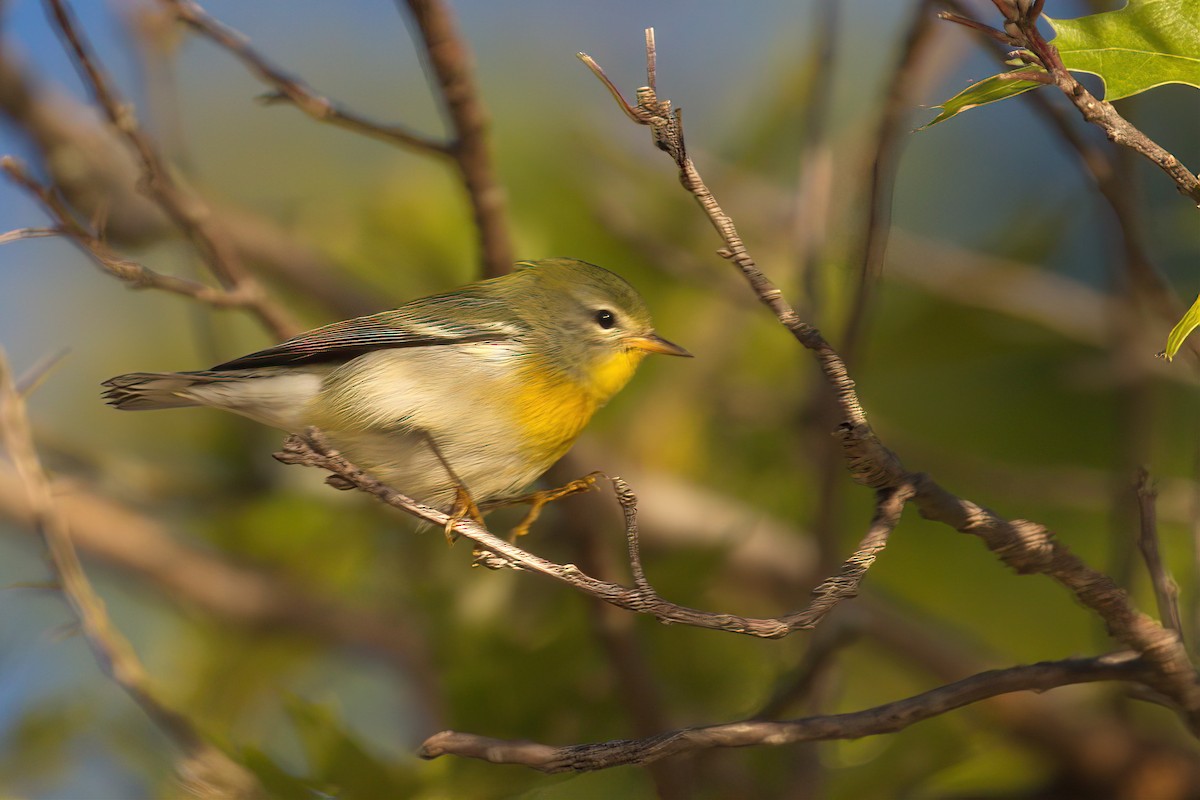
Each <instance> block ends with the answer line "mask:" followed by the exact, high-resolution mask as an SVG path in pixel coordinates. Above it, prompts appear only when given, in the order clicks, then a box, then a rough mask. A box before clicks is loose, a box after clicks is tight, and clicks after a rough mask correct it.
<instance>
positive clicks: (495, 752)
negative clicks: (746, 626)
mask: <svg viewBox="0 0 1200 800" xmlns="http://www.w3.org/2000/svg"><path fill="white" fill-rule="evenodd" d="M1145 670H1146V668H1145V665H1144V664H1143V663H1142V662H1141V661H1140V660H1139V659H1138V657H1137V656H1136V655H1135V654H1132V653H1128V652H1125V653H1113V654H1110V655H1105V656H1098V657H1095V658H1073V659H1066V660H1063V661H1045V662H1041V663H1038V664H1029V665H1023V666H1017V667H1009V668H1008V669H999V670H991V671H988V672H981V673H979V674H977V675H972V676H971V677H969V678H965V679H963V680H961V681H955V682H954V683H950V684H947V685H945V686H940V687H938V688H937V689H932V690H930V691H928V692H924V693H923V694H919V695H915V696H913V697H909V698H906V699H904V700H897V701H895V702H893V703H887V704H885V705H881V706H876V707H875V708H869V709H866V710H864V711H856V712H853V713H849V714H831V715H828V716H817V717H805V718H802V719H795V720H785V721H778V722H776V721H767V720H753V719H751V720H743V721H741V722H730V723H726V724H723V725H706V726H703V727H697V728H684V729H682V730H677V731H669V732H667V733H660V734H658V735H656V736H648V737H645V738H643V739H618V740H615V741H609V742H601V743H596V744H577V745H569V746H566V747H554V746H551V745H546V744H538V743H536V742H529V741H511V740H504V739H493V738H490V737H487V736H477V735H475V734H470V733H459V732H457V731H442V732H441V733H437V734H434V735H433V736H431V737H429V738H428V739H426V740H425V743H424V744H423V745H422V746H421V749H420V751H419V755H420V756H421V757H422V758H437V757H439V756H443V755H455V756H463V757H467V758H478V759H483V760H485V761H490V762H492V763H494V764H520V765H522V766H526V767H531V768H533V769H536V770H539V771H541V772H548V773H554V772H589V771H592V770H598V769H608V768H610V767H617V766H629V765H638V764H649V763H652V762H655V761H658V760H659V759H663V758H666V757H668V756H673V755H677V754H679V753H689V752H695V751H698V750H710V749H713V748H718V747H722V748H723V747H750V746H756V745H757V746H779V745H786V744H794V743H796V742H811V741H829V740H833V739H858V738H861V737H863V736H876V735H879V734H884V733H894V732H896V731H899V730H903V729H904V728H907V727H909V726H910V725H913V724H915V723H917V722H921V721H923V720H926V719H930V718H931V717H936V716H938V715H940V714H945V713H946V712H948V711H953V710H954V709H956V708H962V707H963V706H966V705H969V704H971V703H977V702H979V701H980V700H986V699H987V698H989V697H995V696H996V695H1001V694H1007V693H1009V692H1021V691H1037V692H1042V691H1046V690H1048V689H1054V688H1056V687H1059V686H1068V685H1072V684H1078V683H1090V682H1095V681H1111V680H1125V681H1137V680H1140V679H1141V677H1142V675H1143V674H1144V672H1145Z"/></svg>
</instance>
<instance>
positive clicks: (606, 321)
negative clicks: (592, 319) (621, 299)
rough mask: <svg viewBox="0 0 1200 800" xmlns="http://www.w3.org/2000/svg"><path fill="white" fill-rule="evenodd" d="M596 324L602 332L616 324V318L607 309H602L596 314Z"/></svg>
mask: <svg viewBox="0 0 1200 800" xmlns="http://www.w3.org/2000/svg"><path fill="white" fill-rule="evenodd" d="M596 324H597V325H599V326H600V327H601V328H604V330H608V329H609V328H611V327H612V326H613V325H616V324H617V316H616V314H614V313H613V312H611V311H609V310H608V309H607V308H602V309H600V310H599V311H597V312H596Z"/></svg>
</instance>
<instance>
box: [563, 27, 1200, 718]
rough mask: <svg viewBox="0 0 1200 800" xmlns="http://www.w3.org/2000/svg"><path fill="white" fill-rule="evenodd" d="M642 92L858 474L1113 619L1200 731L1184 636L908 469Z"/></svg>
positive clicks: (662, 107) (1065, 557) (837, 359)
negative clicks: (815, 375) (819, 387)
mask: <svg viewBox="0 0 1200 800" xmlns="http://www.w3.org/2000/svg"><path fill="white" fill-rule="evenodd" d="M651 41H652V40H651ZM580 58H581V59H583V60H584V62H585V63H586V64H588V67H589V68H590V69H591V70H592V71H593V72H594V73H596V74H597V75H599V76H603V74H604V73H603V70H602V69H601V68H600V66H599V65H598V64H597V63H596V62H595V61H594V60H592V59H590V58H588V57H586V56H584V55H582V54H581V55H580ZM637 94H638V104H637V106H636V107H630V109H627V110H626V113H627V115H629V116H630V117H631V118H632V119H634V120H635V121H636V122H638V123H639V124H642V125H647V126H649V127H650V129H651V133H652V137H653V141H654V144H655V146H657V147H658V148H659V149H660V150H663V151H664V152H666V153H667V154H668V155H670V156H671V158H672V159H673V160H674V161H675V164H676V165H677V166H678V167H679V173H680V180H681V182H682V183H683V187H684V188H685V189H686V190H687V191H689V192H690V193H691V194H692V195H693V196H695V198H696V199H697V201H698V202H699V203H700V205H701V207H702V208H703V209H704V212H705V213H706V214H707V216H708V218H709V220H710V221H711V222H712V224H713V226H714V227H715V228H716V229H717V232H718V233H719V234H720V236H721V238H722V239H723V240H724V242H725V245H726V246H725V248H723V249H722V250H720V251H718V254H719V255H721V256H722V257H723V258H727V259H729V260H731V261H733V262H734V264H735V265H736V266H737V267H738V268H739V269H740V270H741V272H742V274H743V275H744V276H745V278H746V280H747V281H748V283H749V284H750V287H751V289H752V291H753V292H754V293H755V295H756V296H757V297H758V298H759V300H760V301H762V302H763V303H764V304H765V305H767V306H768V307H769V308H770V309H771V310H772V312H774V314H775V316H776V317H777V318H778V319H779V321H780V322H781V323H782V324H783V326H784V327H785V328H786V329H787V330H788V331H789V332H790V333H791V334H792V336H793V337H795V338H796V340H797V341H799V342H800V343H801V344H802V345H804V346H805V347H806V348H808V349H810V350H812V351H813V352H814V354H815V355H816V358H817V362H818V365H819V366H820V368H821V370H822V372H823V373H824V375H825V377H826V380H828V381H829V383H830V385H831V387H832V388H833V391H834V392H835V394H836V396H837V401H838V406H839V408H840V410H841V412H842V414H843V415H844V421H843V422H842V423H841V424H840V425H839V426H838V428H837V430H836V431H835V435H836V436H837V437H838V438H839V439H840V441H841V444H842V448H843V450H844V452H845V456H846V460H847V464H848V466H849V469H850V472H851V474H852V475H853V477H854V479H855V480H857V481H858V482H860V483H863V484H865V485H867V486H871V487H873V488H875V489H877V490H879V489H895V488H898V487H903V486H906V485H912V486H913V487H914V488H915V494H914V496H913V501H914V502H915V503H916V505H917V507H918V509H919V510H920V512H921V514H922V516H925V517H928V518H930V519H934V520H937V521H939V522H942V523H943V524H946V525H949V526H951V527H953V528H954V529H955V530H958V531H960V532H963V533H970V534H972V535H975V536H979V537H980V538H982V539H983V541H984V543H985V544H986V545H987V547H988V548H989V549H991V550H992V551H993V552H995V553H996V554H997V555H998V556H999V557H1000V558H1001V560H1003V561H1004V562H1005V563H1006V564H1008V565H1009V566H1010V567H1012V568H1013V569H1015V570H1016V571H1017V572H1019V573H1022V574H1029V573H1042V574H1045V575H1047V576H1049V577H1051V578H1053V579H1054V580H1055V581H1057V582H1059V583H1060V584H1062V585H1063V586H1065V587H1067V588H1068V589H1070V590H1071V592H1072V593H1074V595H1075V596H1076V598H1077V599H1078V600H1079V601H1080V602H1082V603H1083V604H1084V605H1086V606H1087V607H1089V608H1091V609H1092V610H1093V611H1095V612H1096V613H1097V614H1098V615H1099V616H1100V617H1101V618H1103V619H1104V621H1105V624H1106V626H1107V628H1108V631H1109V634H1110V635H1112V636H1113V637H1114V638H1116V639H1117V640H1118V641H1120V642H1122V643H1123V644H1125V645H1126V646H1128V647H1131V648H1133V649H1134V650H1137V651H1138V652H1140V653H1142V654H1143V655H1144V656H1145V659H1146V663H1147V666H1148V667H1149V668H1150V669H1151V670H1152V676H1153V680H1151V681H1150V683H1151V685H1152V686H1153V687H1154V688H1155V689H1157V690H1158V691H1160V692H1162V693H1163V694H1164V695H1167V696H1169V697H1170V698H1171V699H1172V700H1173V701H1174V702H1175V703H1177V704H1178V707H1179V709H1180V710H1181V711H1182V712H1183V714H1184V716H1185V718H1186V720H1187V722H1188V725H1189V727H1190V728H1191V729H1192V730H1193V731H1194V732H1200V680H1198V678H1197V674H1196V670H1195V669H1194V668H1193V666H1192V664H1191V660H1190V658H1189V656H1188V654H1187V651H1186V650H1185V649H1184V648H1183V645H1182V642H1181V640H1180V638H1179V634H1178V633H1177V632H1175V631H1170V630H1166V629H1164V628H1163V627H1162V626H1161V625H1159V624H1158V623H1156V622H1155V621H1154V620H1152V619H1150V618H1149V617H1147V616H1146V615H1145V614H1142V613H1141V612H1139V611H1137V609H1136V608H1134V606H1133V604H1132V603H1131V601H1130V599H1129V596H1128V595H1127V594H1126V593H1125V592H1124V591H1123V590H1121V589H1120V588H1119V587H1118V586H1117V585H1116V584H1115V583H1114V582H1113V581H1112V579H1111V578H1109V577H1108V576H1107V575H1105V574H1103V573H1101V572H1098V571H1097V570H1095V569H1092V568H1091V567H1089V566H1088V565H1087V564H1085V563H1084V562H1083V561H1082V560H1081V559H1079V558H1078V557H1077V556H1075V555H1073V554H1072V553H1071V552H1070V551H1069V550H1068V549H1067V548H1066V547H1065V546H1063V545H1062V544H1061V543H1060V542H1058V541H1056V540H1055V539H1054V537H1053V535H1052V534H1051V533H1050V532H1049V531H1048V530H1046V528H1045V527H1043V526H1041V525H1039V524H1037V523H1034V522H1029V521H1026V520H1014V521H1009V520H1007V519H1004V518H1003V517H1000V516H999V515H997V514H995V513H993V512H991V511H989V510H988V509H986V508H983V507H982V506H979V505H977V504H975V503H973V502H971V501H970V500H966V499H963V498H960V497H957V496H955V495H953V494H951V493H950V492H948V491H946V490H945V489H944V488H942V487H941V486H939V485H938V484H937V483H936V482H935V481H934V480H933V479H932V478H930V477H929V476H928V475H923V474H915V473H911V472H909V471H907V470H906V469H905V468H904V466H903V465H902V464H901V462H900V459H899V458H898V457H897V456H896V454H895V453H893V452H892V451H891V450H890V449H888V448H887V446H886V445H884V444H883V442H882V441H880V440H879V438H878V437H877V436H876V435H875V433H874V431H872V430H871V428H870V426H869V424H868V423H867V419H866V414H865V412H864V411H863V409H862V405H861V403H860V402H859V399H858V395H857V393H856V392H855V390H854V382H853V380H851V378H850V376H849V374H848V372H847V370H846V366H845V363H844V362H843V360H842V358H841V356H840V355H839V354H838V353H837V352H836V351H835V350H834V349H833V348H832V347H831V346H830V345H829V343H828V342H826V341H825V338H824V337H823V336H822V335H821V333H820V331H818V330H817V329H816V328H814V327H812V326H811V325H809V324H807V323H805V322H804V321H802V320H801V319H800V318H799V315H797V314H796V311H795V309H794V308H793V307H792V306H791V305H789V304H788V302H787V301H786V300H785V299H784V297H783V295H782V293H781V292H780V290H779V289H778V288H777V287H776V286H775V285H774V284H773V283H772V282H771V281H770V280H769V279H768V278H767V277H766V276H765V275H764V274H763V273H762V271H761V270H760V269H759V268H758V266H757V264H756V263H755V262H754V259H753V258H752V257H751V256H750V254H749V253H748V252H747V250H746V247H745V244H744V243H743V242H742V240H741V237H740V236H739V235H738V233H737V230H736V228H735V227H734V225H733V221H732V220H731V219H730V218H729V216H728V215H727V214H725V212H724V211H722V210H721V207H720V206H719V205H718V204H717V201H716V199H715V198H714V197H713V194H712V192H711V191H709V189H708V187H707V186H705V185H704V183H703V181H702V180H701V178H700V175H699V172H698V171H697V170H696V167H695V164H693V163H692V160H691V158H690V157H689V156H688V155H687V150H686V148H685V146H684V141H683V130H682V117H681V115H680V113H679V111H678V110H675V112H674V113H672V112H671V103H670V101H667V100H661V99H659V98H658V96H657V95H656V94H655V92H654V91H653V90H651V89H649V88H647V87H643V88H641V89H639V90H638V93H637ZM621 103H622V105H623V107H624V105H626V104H625V103H624V101H623V100H622V101H621Z"/></svg>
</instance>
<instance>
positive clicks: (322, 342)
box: [212, 296, 520, 371]
mask: <svg viewBox="0 0 1200 800" xmlns="http://www.w3.org/2000/svg"><path fill="white" fill-rule="evenodd" d="M446 305H447V304H446V303H445V302H444V301H443V298H440V297H438V298H426V300H424V301H417V302H416V303H410V304H409V305H407V306H403V307H401V308H399V309H396V310H395V311H384V312H381V313H379V314H374V315H372V316H369V317H359V318H357V319H350V320H345V321H343V322H335V323H333V324H332V325H326V326H324V327H322V328H317V329H315V330H311V331H308V332H307V333H302V334H300V335H299V336H295V337H293V338H291V339H288V340H287V341H286V342H282V343H281V344H277V345H275V346H274V347H269V348H267V349H266V350H259V351H258V352H257V353H250V354H249V355H245V356H242V357H241V358H235V359H233V360H232V361H226V362H225V363H224V364H218V365H216V366H215V367H213V368H212V371H217V370H230V369H250V368H255V367H290V366H297V365H300V364H318V363H324V362H330V361H347V360H349V359H351V358H354V357H356V356H360V355H363V354H364V353H369V352H371V351H373V350H383V349H388V348H395V347H439V346H446V345H456V344H468V343H472V342H503V341H509V340H511V339H513V338H514V337H515V336H517V335H518V334H519V333H520V331H519V329H518V328H517V326H515V325H513V324H510V323H508V322H506V321H503V319H502V318H501V319H497V318H496V317H495V316H494V315H493V314H490V313H475V314H471V315H470V316H472V317H475V319H473V320H471V321H467V322H464V321H461V319H457V318H454V319H452V318H448V317H447V315H446V314H445V311H446V310H447V308H446ZM490 305H492V303H490V302H488V301H486V300H483V299H482V298H464V297H461V296H460V297H458V298H457V303H456V304H455V305H454V306H453V309H454V310H455V311H459V312H461V311H462V310H465V309H466V308H474V309H476V310H477V311H481V312H488V311H494V310H495V309H493V308H483V306H490ZM439 312H441V313H439ZM456 316H458V317H461V316H462V315H461V313H460V314H458V315H456Z"/></svg>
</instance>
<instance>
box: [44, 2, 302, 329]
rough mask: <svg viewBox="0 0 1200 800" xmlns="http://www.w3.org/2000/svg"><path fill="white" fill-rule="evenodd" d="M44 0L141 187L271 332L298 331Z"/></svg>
mask: <svg viewBox="0 0 1200 800" xmlns="http://www.w3.org/2000/svg"><path fill="white" fill-rule="evenodd" d="M46 3H47V4H48V5H49V9H50V14H51V18H52V19H53V21H54V23H55V25H56V26H57V28H58V31H59V33H60V35H61V36H62V39H63V42H64V44H65V45H66V49H67V52H68V54H69V55H70V56H71V59H72V61H73V63H74V64H75V67H76V68H77V70H78V71H79V73H80V76H81V77H82V78H83V80H84V83H85V84H86V85H87V87H88V90H89V91H90V93H91V95H92V98H93V99H94V100H95V102H96V105H97V106H99V108H100V110H101V111H102V112H103V113H104V115H105V117H106V118H107V119H108V121H109V123H110V124H112V126H113V127H114V128H116V129H117V131H118V132H119V133H120V134H121V135H122V136H124V137H125V139H126V140H127V141H128V142H129V144H130V146H131V147H132V148H133V150H134V152H135V153H136V155H137V157H138V160H139V161H140V162H141V165H142V171H143V174H144V177H145V181H144V182H143V186H144V188H145V191H146V192H147V193H148V194H149V195H150V196H151V197H152V198H153V199H154V200H155V201H156V202H157V203H158V204H159V206H160V207H161V208H162V210H163V211H164V212H166V214H167V216H168V217H170V218H171V221H172V222H174V223H175V225H176V226H177V227H178V228H179V229H180V230H181V231H183V233H185V234H186V235H187V237H188V238H189V239H190V240H191V242H192V243H193V244H194V245H195V246H196V249H197V250H198V251H199V253H200V255H201V257H202V258H203V259H204V262H205V264H206V265H207V266H208V268H209V270H210V271H211V272H212V274H213V276H214V277H216V279H217V280H218V282H220V284H221V285H222V286H223V287H224V288H225V289H227V290H229V291H236V292H238V293H239V294H241V295H242V296H243V297H244V300H243V301H242V305H244V307H245V308H246V309H248V310H249V311H251V312H252V313H254V314H255V315H256V316H257V317H258V318H259V320H261V321H262V323H263V324H264V325H265V326H267V327H268V328H269V329H270V330H271V331H272V333H274V334H275V335H276V336H277V337H278V338H280V339H284V338H287V337H288V336H291V335H293V334H295V333H297V332H299V331H300V329H301V326H300V325H298V324H297V323H296V322H295V320H293V319H292V316H291V314H290V313H288V312H287V311H286V310H285V309H284V308H283V306H281V305H280V304H278V303H277V302H275V300H274V299H272V298H271V297H270V296H269V295H268V294H267V293H266V292H265V291H263V289H262V286H261V285H260V284H259V283H258V281H257V280H256V279H255V278H254V276H253V275H251V274H250V273H249V272H247V271H246V268H245V266H244V265H243V264H242V261H241V257H240V256H239V255H238V253H237V250H236V249H235V248H233V247H232V246H231V245H230V242H229V241H228V239H227V237H226V236H225V235H224V232H223V231H221V230H220V229H219V226H218V225H217V224H216V223H215V221H214V218H213V215H212V212H211V210H210V209H209V208H208V206H207V205H205V203H204V202H203V201H202V200H201V199H200V197H199V196H198V195H197V194H196V193H195V192H192V191H190V190H188V189H186V188H185V187H184V186H182V185H181V184H180V183H179V181H177V180H176V179H175V177H174V174H173V172H172V170H171V168H170V166H169V165H168V164H167V162H166V160H165V159H164V158H163V157H162V155H161V153H159V151H158V148H157V147H156V146H155V144H154V141H153V140H152V139H151V138H150V136H149V135H148V134H147V133H146V132H145V131H144V130H143V129H142V127H141V125H140V124H139V123H138V120H137V115H136V114H135V113H134V109H133V106H132V105H130V104H128V103H126V102H124V101H123V100H122V99H121V98H120V96H119V95H118V94H117V91H116V89H115V88H113V84H112V80H111V79H110V78H109V76H108V75H107V73H105V71H104V70H103V69H102V67H101V66H100V62H99V61H98V60H97V59H96V57H95V54H94V53H93V52H92V48H91V46H90V45H89V44H88V42H87V41H86V39H84V36H83V33H82V32H81V31H80V30H79V26H78V25H77V24H76V22H75V20H74V18H73V16H72V14H71V11H70V10H69V9H68V8H67V6H66V4H65V0H46Z"/></svg>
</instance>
